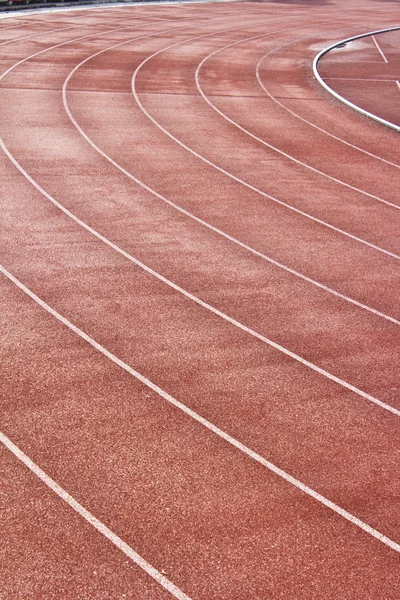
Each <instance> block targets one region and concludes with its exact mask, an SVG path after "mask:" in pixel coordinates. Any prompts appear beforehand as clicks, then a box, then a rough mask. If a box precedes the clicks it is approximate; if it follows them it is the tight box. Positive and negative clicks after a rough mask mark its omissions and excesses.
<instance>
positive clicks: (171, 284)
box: [0, 138, 400, 416]
mask: <svg viewBox="0 0 400 600" xmlns="http://www.w3.org/2000/svg"><path fill="white" fill-rule="evenodd" d="M0 146H1V148H2V149H3V151H4V152H5V154H6V155H7V156H8V158H9V159H10V160H11V162H12V163H13V164H14V165H15V166H16V167H17V169H18V170H19V171H20V173H22V174H23V175H24V176H25V177H26V179H27V180H28V181H30V183H31V184H32V185H33V186H34V187H35V188H36V189H37V190H38V191H39V192H41V193H42V194H43V196H45V198H47V199H48V200H50V202H52V204H54V205H55V206H57V208H59V209H60V210H61V211H62V212H63V213H65V214H66V215H67V216H69V217H70V218H71V219H72V220H73V221H75V223H77V224H78V225H80V226H81V227H83V228H84V229H86V230H87V231H88V232H89V233H91V234H92V235H94V236H95V237H96V238H98V239H99V240H101V241H102V242H104V243H105V244H107V246H109V247H110V248H112V249H113V250H115V251H116V252H118V253H119V254H121V255H122V256H124V257H125V258H127V259H128V260H129V261H130V262H132V263H133V264H135V265H136V266H138V267H139V268H141V269H143V271H145V272H146V273H148V274H149V275H152V276H153V277H155V278H156V279H158V280H159V281H161V282H162V283H165V284H166V285H167V286H169V287H171V288H172V289H174V290H175V291H177V292H178V293H180V294H182V295H183V296H185V297H186V298H188V299H189V300H192V301H193V302H195V303H196V304H198V305H199V306H201V307H202V308H205V309H206V310H208V311H210V312H211V313H213V314H215V315H217V316H218V317H221V318H222V319H224V321H226V322H228V323H230V324H231V325H234V326H235V327H237V328H238V329H240V330H242V331H244V332H245V333H248V334H249V335H251V336H253V337H254V338H256V339H258V340H260V341H261V342H264V343H265V344H267V345H268V346H270V347H271V348H274V349H275V350H278V351H279V352H282V353H283V354H285V355H286V356H289V357H290V358H293V359H294V360H295V361H297V362H299V363H300V364H302V365H304V366H305V367H308V368H309V369H312V370H313V371H315V372H316V373H318V374H319V375H322V376H323V377H326V378H327V379H329V380H330V381H333V382H335V383H337V384H339V385H340V386H342V387H344V388H346V389H348V390H350V391H351V392H354V393H355V394H357V395H358V396H360V397H361V398H364V399H365V400H368V401H369V402H372V403H373V404H376V405H377V406H379V407H380V408H383V409H385V410H387V411H389V412H391V413H392V414H394V415H396V416H400V410H397V409H396V408H394V407H393V406H390V405H389V404H386V403H385V402H382V401H381V400H379V399H378V398H375V397H374V396H371V394H368V393H367V392H364V391H362V390H360V389H359V388H357V387H355V386H354V385H352V384H350V383H348V382H347V381H344V380H343V379H340V378H339V377H337V376H336V375H333V374H332V373H329V372H328V371H326V370H325V369H322V368H321V367H318V366H317V365H315V364H314V363H312V362H310V361H308V360H306V359H305V358H303V357H302V356H299V355H298V354H295V353H294V352H292V351H291V350H289V349H287V348H285V347H284V346H281V345H280V344H278V343H276V342H274V341H273V340H271V339H269V338H267V337H266V336H264V335H262V334H260V333H258V332H257V331H255V330H254V329H251V328H250V327H247V326H246V325H243V323H240V322H239V321H237V320H236V319H233V318H232V317H230V316H229V315H227V314H225V313H223V312H222V311H220V310H218V309H217V308H215V307H214V306H211V304H208V303H207V302H204V301H203V300H201V299H200V298H198V297H197V296H195V295H194V294H191V293H190V292H188V291H187V290H185V289H183V288H182V287H180V286H179V285H177V284H176V283H174V282H173V281H170V280H169V279H167V278H166V277H164V276H163V275H161V274H160V273H157V271H154V269H151V268H150V267H148V266H147V265H145V264H144V263H142V262H141V261H140V260H138V259H137V258H135V257H134V256H132V255H131V254H129V253H128V252H125V250H123V249H122V248H120V247H119V246H117V244H114V242H112V241H111V240H109V239H108V238H106V237H105V236H104V235H102V234H101V233H99V232H98V231H96V230H95V229H93V228H92V227H90V225H87V223H85V222H84V221H82V220H81V219H79V218H78V217H76V216H75V215H74V214H73V213H72V212H71V211H69V210H68V209H67V208H65V207H64V206H63V205H62V204H60V202H58V201H57V200H56V199H55V198H53V197H52V196H51V195H50V194H48V193H47V192H46V191H45V190H44V189H43V188H42V187H41V186H40V185H39V184H38V183H37V182H36V181H35V180H34V179H32V177H31V176H30V175H29V174H28V173H27V172H26V171H24V169H23V168H22V167H21V165H20V164H19V163H18V162H17V161H16V160H15V158H14V157H13V156H12V155H11V154H10V152H9V150H8V148H7V147H6V146H5V144H4V142H3V140H2V139H1V138H0Z"/></svg>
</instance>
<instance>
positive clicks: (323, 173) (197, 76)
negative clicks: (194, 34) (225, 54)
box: [195, 36, 400, 210]
mask: <svg viewBox="0 0 400 600" xmlns="http://www.w3.org/2000/svg"><path fill="white" fill-rule="evenodd" d="M257 37H259V36H255V37H251V38H248V39H247V40H239V42H234V43H233V44H229V45H228V46H224V47H223V48H219V49H218V50H216V51H215V52H213V53H212V54H209V55H208V56H206V57H205V58H204V59H203V60H202V61H201V63H200V64H199V66H198V67H197V69H196V74H195V80H196V86H197V89H198V90H199V93H200V95H201V96H202V98H203V100H204V101H205V102H206V103H207V104H208V105H209V106H210V107H211V108H212V109H213V110H214V111H215V112H216V113H217V114H219V115H220V116H221V117H222V118H223V119H225V120H226V121H228V123H231V124H232V125H233V126H234V127H237V129H239V130H240V131H243V133H245V134H246V135H248V136H250V137H251V138H252V139H253V140H255V141H256V142H259V143H260V144H262V145H263V146H265V147H266V148H269V149H270V150H273V151H274V152H277V153H278V154H280V155H281V156H284V157H285V158H288V159H289V160H291V161H293V162H294V163H296V164H298V165H300V166H302V167H304V168H306V169H309V170H310V171H312V172H313V173H316V174H317V175H321V176H322V177H326V178H327V179H329V180H330V181H333V182H334V183H337V184H339V185H343V186H344V187H347V188H348V189H350V190H353V191H354V192H357V193H358V194H362V195H363V196H366V197H368V198H372V199H373V200H376V201H378V202H380V203H382V204H386V205H387V206H390V207H391V208H395V209H397V210H400V206H399V205H397V204H394V203H393V202H389V201H388V200H385V199H384V198H381V197H380V196H376V195H375V194H370V193H369V192H366V191H365V190H361V189H360V188H357V187H355V186H354V185H351V184H350V183H346V182H345V181H342V180H341V179H337V177H333V176H332V175H328V173H325V172H324V171H320V169H317V168H315V167H313V166H311V165H309V164H307V163H305V162H303V161H301V160H299V159H297V158H295V157H294V156H292V155H291V154H288V153H287V152H284V151H283V150H280V149H279V148H277V147H276V146H273V145H272V144H269V143H268V142H266V141H265V140H264V139H262V138H260V137H258V136H257V135H255V134H254V133H251V131H249V130H248V129H246V128H245V127H242V126H241V125H240V124H239V123H237V122H236V121H234V120H233V119H231V118H230V117H228V115H226V114H225V113H224V112H222V111H221V110H219V108H217V106H216V105H215V104H214V103H213V102H211V100H210V98H209V97H208V96H207V95H206V94H205V93H204V90H203V88H202V87H201V84H200V71H201V69H202V68H203V66H204V64H205V63H206V62H207V61H208V60H209V59H210V58H212V57H213V56H215V55H216V54H218V53H219V52H222V51H223V50H227V49H228V48H231V47H233V46H236V45H237V44H240V43H242V42H245V41H251V40H254V39H257Z"/></svg>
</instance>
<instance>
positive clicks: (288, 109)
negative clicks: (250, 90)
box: [256, 38, 400, 169]
mask: <svg viewBox="0 0 400 600" xmlns="http://www.w3.org/2000/svg"><path fill="white" fill-rule="evenodd" d="M305 39H307V38H305ZM296 41H299V40H296ZM300 41H304V38H303V39H301V40H300ZM293 43H295V42H292V41H291V42H288V43H286V44H282V45H281V46H279V47H278V48H274V49H273V50H270V51H269V52H267V53H266V54H264V56H262V57H261V58H260V60H259V61H258V63H257V67H256V77H257V80H258V83H259V84H260V87H261V88H262V89H263V90H264V92H265V93H266V94H267V96H268V97H269V98H271V100H273V102H275V103H276V104H278V106H280V107H281V108H283V109H284V110H285V111H286V112H288V113H289V114H291V115H293V117H295V118H296V119H299V120H300V121H303V123H306V124H307V125H309V126H310V127H313V128H314V129H317V130H318V131H320V132H321V133H323V134H325V135H327V136H329V137H331V138H332V139H334V140H337V141H338V142H340V143H341V144H344V145H346V146H349V148H353V149H354V150H357V151H358V152H362V153H363V154H365V155H367V156H370V157H371V158H375V159H376V160H379V161H381V162H383V163H385V164H387V165H390V166H392V167H396V169H400V164H397V163H394V162H392V161H390V160H387V159H386V158H383V157H382V156H378V155H377V154H373V153H372V152H369V151H368V150H365V148H360V147H359V146H356V145H355V144H352V143H351V142H348V141H347V140H345V139H343V138H341V137H339V136H337V135H335V134H333V133H331V132H330V131H327V130H326V129H324V128H323V127H320V126H319V125H316V124H315V123H312V122H311V121H308V120H307V119H305V118H304V117H302V116H300V115H299V114H298V113H296V112H295V111H294V110H292V109H290V108H288V107H287V106H285V105H284V104H282V102H280V100H279V99H278V98H276V97H275V96H273V95H272V94H271V92H269V90H268V89H267V88H266V86H265V84H264V82H263V81H262V79H261V74H260V70H261V64H262V62H263V61H264V60H265V59H266V58H268V56H270V55H271V54H273V53H274V52H277V51H278V50H282V49H283V48H285V47H287V46H290V45H292V44H293Z"/></svg>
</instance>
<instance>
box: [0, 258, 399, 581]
mask: <svg viewBox="0 0 400 600" xmlns="http://www.w3.org/2000/svg"><path fill="white" fill-rule="evenodd" d="M0 272H1V273H3V275H5V276H6V277H7V278H8V279H9V280H10V281H12V282H13V283H14V284H15V285H16V286H17V287H18V288H19V289H20V290H22V291H23V292H24V293H25V294H27V295H28V296H29V297H30V298H31V299H32V300H34V301H35V302H36V303H37V304H38V305H39V306H41V307H42V308H43V309H44V310H46V311H47V312H48V313H50V314H51V315H52V316H53V317H55V318H56V319H57V320H58V321H60V322H61V323H63V324H64V325H65V326H66V327H68V328H69V329H70V330H71V331H73V332H74V333H76V334H77V335H78V336H79V337H81V338H82V339H84V340H85V341H86V342H88V343H89V344H90V345H91V346H92V347H93V348H95V349H96V350H98V351H99V352H101V353H102V354H103V355H104V356H106V357H107V358H109V359H110V360H111V361H112V362H113V363H115V364H116V365H118V366H119V367H121V368H122V369H124V371H126V372H127V373H129V374H130V375H132V376H133V377H135V378H136V379H137V380H139V381H140V382H142V383H143V384H144V385H145V386H147V387H148V388H149V389H151V390H153V391H154V392H156V394H158V395H159V396H160V397H161V398H163V399H164V400H166V401H167V402H169V403H170V404H172V405H174V406H175V407H177V408H178V409H179V410H181V411H182V412H184V413H185V414H186V415H188V416H189V417H191V418H192V419H194V420H195V421H197V422H198V423H200V424H201V425H203V426H204V427H206V428H207V429H208V430H209V431H212V432H213V433H214V434H216V435H217V436H218V437H220V438H222V439H223V440H225V441H226V442H228V443H229V444H231V445H232V446H234V447H235V448H237V449H238V450H240V451H241V452H243V453H244V454H246V455H247V456H248V457H249V458H252V459H253V460H255V461H257V462H258V463H260V464H261V465H263V466H264V467H266V468H267V469H268V470H269V471H272V472H273V473H275V474H276V475H278V476H279V477H281V478H282V479H284V480H285V481H286V482H288V483H290V484H291V485H293V486H295V487H296V488H297V489H299V490H301V491H302V492H304V493H305V494H307V495H308V496H310V497H311V498H313V499H314V500H317V501H318V502H320V503H321V504H323V505H324V506H326V507H327V508H329V509H330V510H332V511H334V512H335V513H337V514H338V515H340V516H341V517H343V518H344V519H346V520H347V521H349V522H350V523H352V524H353V525H356V526H357V527H359V528H360V529H362V530H363V531H365V532H366V533H368V534H369V535H371V536H373V537H374V538H375V539H377V540H379V541H380V542H382V543H383V544H385V545H386V546H388V547H389V548H391V549H392V550H395V551H396V552H400V544H398V543H397V542H395V541H393V540H391V539H389V538H388V537H386V536H385V535H383V534H382V533H380V532H379V531H377V530H376V529H374V528H372V527H371V526H370V525H368V524H367V523H364V522H363V521H361V520H360V519H358V518H357V517H355V516H354V515H352V514H351V513H349V512H347V511H346V510H344V509H343V508H342V507H340V506H339V505H337V504H335V503H334V502H332V501H331V500H329V499H328V498H325V496H322V495H321V494H319V493H318V492H316V491H315V490H313V489H312V488H310V487H308V486H307V485H305V484H304V483H302V482H301V481H299V480H298V479H296V478H295V477H293V476H292V475H290V474H289V473H287V472H286V471H283V470H282V469H280V468H279V467H277V466H276V465H274V464H273V463H271V462H269V461H268V460H266V459H265V458H263V457H262V456H260V455H259V454H257V453H256V452H254V451H253V450H251V449H250V448H248V447H247V446H245V445H244V444H242V443H241V442H239V441H238V440H236V439H235V438H233V437H232V436H230V435H229V434H228V433H226V432H225V431H223V430H222V429H219V427H217V426H216V425H214V424H213V423H211V422H210V421H207V419H204V418H203V417H202V416H201V415H199V414H198V413H196V412H195V411H193V410H192V409H190V408H189V407H188V406H186V405H185V404H183V403H182V402H179V400H176V399H175V398H174V397H173V396H171V395H170V394H168V393H167V392H166V391H164V390H163V389H162V388H160V387H159V386H158V385H156V384H155V383H153V382H152V381H150V380H149V379H147V377H144V375H142V374H141V373H139V372H138V371H136V370H135V369H133V368H132V367H130V366H129V365H128V364H126V363H125V362H123V361H122V360H121V359H119V358H118V357H117V356H115V354H112V353H111V352H109V351H108V350H107V349H106V348H104V346H102V345H101V344H99V343H98V342H96V340H94V339H93V338H92V337H90V336H89V335H87V334H86V333H85V332H84V331H82V330H81V329H79V328H78V327H77V326H76V325H74V324H73V323H71V321H69V320H68V319H66V318H65V317H64V316H62V315H61V314H60V313H58V312H57V311H56V310H54V309H53V308H52V307H51V306H49V305H48V304H46V303H45V302H44V301H43V300H41V298H39V297H38V296H36V294H34V292H32V291H31V290H30V289H29V288H27V287H26V286H25V285H24V284H23V283H22V282H21V281H19V279H17V278H16V277H14V275H12V274H11V273H10V272H9V271H7V270H6V269H5V268H4V267H3V266H2V265H0ZM4 437H5V436H4V435H2V434H1V438H0V439H1V440H2V441H3V443H4ZM55 485H57V484H55ZM60 489H61V488H60ZM54 491H56V490H54ZM56 493H58V491H56ZM63 499H65V498H63ZM79 506H80V505H79ZM73 508H75V507H73ZM82 508H83V507H82ZM75 510H76V508H75ZM83 510H85V509H83ZM87 514H88V516H89V515H90V513H87ZM90 517H92V516H91V515H90ZM85 518H86V517H85ZM93 518H94V517H93ZM87 520H89V519H87ZM96 521H97V520H96ZM89 522H92V521H91V520H89ZM92 524H93V523H92ZM108 531H109V530H108ZM102 533H104V532H103V531H102ZM104 535H105V533H104ZM106 537H108V536H106ZM118 540H119V538H118ZM111 541H113V543H115V542H114V540H111ZM121 541H122V540H121ZM135 556H138V555H136V553H135ZM139 558H141V557H139ZM141 560H143V559H141ZM135 562H136V561H135ZM146 564H148V563H146ZM140 566H142V565H140ZM142 568H144V567H142ZM156 573H158V572H156ZM158 575H160V574H159V573H158ZM152 577H154V575H153V574H152ZM159 583H160V582H159Z"/></svg>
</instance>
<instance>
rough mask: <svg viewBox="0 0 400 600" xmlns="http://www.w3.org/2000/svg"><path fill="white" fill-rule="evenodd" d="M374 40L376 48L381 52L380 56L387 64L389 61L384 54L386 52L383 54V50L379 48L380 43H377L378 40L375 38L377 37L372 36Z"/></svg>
mask: <svg viewBox="0 0 400 600" xmlns="http://www.w3.org/2000/svg"><path fill="white" fill-rule="evenodd" d="M372 39H373V40H374V44H375V46H376V47H377V48H378V50H379V54H380V55H381V56H382V58H383V60H384V61H385V63H386V64H387V63H388V62H389V61H388V59H387V58H386V56H385V54H384V52H383V50H382V48H381V47H380V46H379V44H378V42H377V41H376V38H375V36H374V35H373V36H372Z"/></svg>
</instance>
